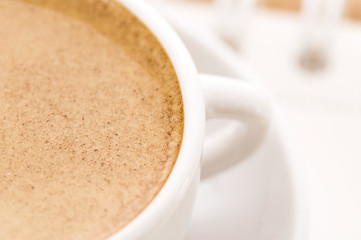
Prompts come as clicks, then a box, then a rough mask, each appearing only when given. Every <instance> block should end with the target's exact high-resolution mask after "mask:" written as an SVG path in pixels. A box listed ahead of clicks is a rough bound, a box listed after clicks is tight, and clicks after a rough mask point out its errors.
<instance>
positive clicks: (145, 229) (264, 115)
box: [109, 0, 271, 240]
mask: <svg viewBox="0 0 361 240" xmlns="http://www.w3.org/2000/svg"><path fill="white" fill-rule="evenodd" d="M119 1H120V2H121V3H123V4H124V5H125V6H126V7H127V8H128V9H129V10H130V11H131V12H132V13H133V14H134V15H135V16H137V17H138V18H139V19H140V20H141V21H142V22H143V23H144V24H145V25H146V26H147V27H148V28H149V29H150V30H151V31H152V32H153V33H154V35H155V36H156V37H157V38H158V40H159V41H160V43H161V44H162V45H163V47H164V49H165V50H166V52H167V53H168V55H169V57H170V59H171V61H172V63H173V66H174V68H175V70H176V73H177V76H178V79H179V83H180V87H181V91H182V97H183V103H184V134H183V140H182V146H181V149H180V152H179V155H178V158H177V161H176V163H175V166H174V168H173V170H172V172H171V174H170V176H169V177H168V179H167V181H166V183H165V185H164V186H163V188H162V189H161V191H160V192H159V193H158V194H157V196H156V197H155V198H154V199H153V201H152V202H151V203H150V204H149V205H148V206H147V207H146V208H145V209H144V210H143V211H142V212H141V213H140V214H139V215H138V216H137V217H136V218H135V219H134V220H133V221H131V222H130V223H129V224H128V225H127V226H125V227H124V228H122V229H120V230H119V232H117V233H115V234H114V235H113V236H111V237H110V238H109V239H110V240H116V239H117V240H118V239H122V240H133V239H134V240H137V239H146V240H177V239H182V238H183V236H184V234H185V230H186V227H187V224H188V222H189V220H190V216H191V213H192V208H193V205H194V202H195V196H196V193H197V189H198V185H199V182H200V178H201V177H200V172H202V178H206V177H211V176H212V175H214V174H216V173H218V172H220V171H223V170H224V169H226V168H228V167H231V166H232V165H234V164H235V163H236V162H234V160H227V156H228V155H229V154H230V153H231V152H232V148H242V149H243V153H244V154H243V158H245V157H246V156H247V155H249V154H250V153H252V152H254V151H255V150H256V149H257V148H258V147H259V146H260V144H261V143H262V141H263V139H264V137H265V135H266V134H267V130H268V126H269V122H270V119H271V116H270V115H271V114H270V113H271V107H270V106H271V103H270V99H269V97H268V95H267V93H266V92H265V91H263V90H262V89H260V88H259V87H256V86H253V85H252V84H249V83H246V82H243V81H239V80H234V79H228V78H225V77H219V76H210V75H200V74H199V73H198V72H197V70H196V67H195V65H194V63H193V61H192V58H191V57H190V55H189V53H188V51H187V49H186V48H185V46H184V45H183V43H182V42H181V40H180V39H179V37H178V36H177V34H176V33H175V32H174V30H173V29H172V28H171V27H170V26H169V25H168V24H167V23H166V21H165V20H164V19H163V18H162V17H161V16H160V15H158V14H157V13H156V12H155V11H154V10H153V9H152V8H151V7H150V6H148V5H147V4H146V3H144V2H142V1H141V0H119ZM206 115H207V120H209V119H213V118H226V119H233V120H237V121H239V122H241V123H242V124H243V125H244V126H245V129H246V131H244V132H243V133H242V134H240V132H239V131H236V132H235V134H238V136H236V138H229V136H224V137H223V138H222V137H221V138H220V137H219V136H220V134H217V136H218V137H217V138H216V139H206V140H205V139H204V134H205V125H206ZM235 139H237V141H236V142H235V141H234V140H235ZM202 152H203V155H202ZM230 159H231V158H230ZM233 159H234V158H233ZM240 160H242V158H239V161H240Z"/></svg>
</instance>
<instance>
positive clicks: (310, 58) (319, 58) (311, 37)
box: [300, 0, 344, 71]
mask: <svg viewBox="0 0 361 240" xmlns="http://www.w3.org/2000/svg"><path fill="white" fill-rule="evenodd" d="M343 7H344V0H303V1H302V20H303V29H302V30H301V31H302V33H301V34H302V35H301V41H302V42H301V56H300V64H301V66H302V67H303V68H305V69H306V70H309V71H318V70H322V69H323V68H324V67H325V65H326V63H327V61H328V58H329V52H330V48H331V47H332V43H333V40H334V37H335V34H336V28H337V25H338V22H339V20H340V18H341V15H342V13H343Z"/></svg>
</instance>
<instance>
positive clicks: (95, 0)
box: [0, 0, 183, 240]
mask: <svg viewBox="0 0 361 240" xmlns="http://www.w3.org/2000/svg"><path fill="white" fill-rule="evenodd" d="M182 132H183V104H182V97H181V93H180V89H179V85H178V81H177V77H176V73H175V71H174V69H173V67H172V65H171V62H170V60H169V59H168V56H167V55H166V53H165V52H164V50H163V48H162V47H161V45H160V44H159V43H158V41H157V39H156V38H155V37H154V36H153V35H152V33H150V32H149V30H147V28H145V26H144V25H143V24H142V23H140V22H139V21H138V20H137V19H136V18H135V17H134V16H133V15H132V14H131V13H129V11H128V10H126V9H125V8H124V7H123V6H122V5H121V4H120V3H118V2H116V1H115V0H114V1H110V0H108V1H101V0H83V1H80V0H79V1H73V0H48V1H42V0H23V1H12V0H0V239H12V240H14V239H35V240H36V239H104V238H106V237H109V236H110V235H111V234H113V233H115V232H116V231H118V230H119V229H121V228H122V227H124V226H125V225H126V224H127V223H129V222H130V221H131V220H133V219H134V218H135V217H136V216H137V215H138V214H139V213H140V212H141V211H142V210H143V209H144V208H145V207H146V206H147V205H148V204H149V202H150V201H151V200H152V199H153V198H154V197H155V196H156V194H157V193H158V192H159V190H160V189H161V187H162V186H163V185H164V183H165V181H166V179H167V178H168V176H169V174H170V172H171V170H172V168H173V165H174V163H175V161H176V159H177V156H178V152H179V148H180V144H181V139H182Z"/></svg>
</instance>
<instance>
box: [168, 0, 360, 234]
mask: <svg viewBox="0 0 361 240" xmlns="http://www.w3.org/2000/svg"><path fill="white" fill-rule="evenodd" d="M171 8H175V9H177V11H179V12H181V13H182V14H184V16H185V19H187V21H192V24H198V25H199V26H201V27H203V28H204V29H208V30H209V31H213V29H212V20H213V19H212V10H211V8H210V6H209V5H208V4H180V3H173V4H172V6H171ZM251 20H252V21H250V24H249V29H248V34H247V38H246V39H245V41H244V43H245V46H244V53H243V54H244V58H245V60H246V62H248V63H249V64H250V66H251V67H252V68H253V70H254V71H255V72H256V73H257V74H258V75H259V77H260V79H262V81H263V82H264V84H265V85H266V86H267V87H268V88H269V89H270V90H271V91H272V93H273V94H274V96H275V98H276V100H277V102H278V104H279V106H280V107H281V109H282V110H283V112H284V113H285V115H286V120H287V121H288V122H289V125H290V126H291V127H292V129H291V130H292V132H293V137H294V140H295V142H294V143H295V144H296V145H297V146H295V148H296V150H297V154H298V157H299V158H298V159H301V160H302V161H303V166H305V169H304V172H305V174H306V181H307V182H306V186H307V188H308V192H309V193H308V195H309V196H308V199H309V211H310V212H309V226H308V228H309V232H308V239H309V240H340V239H347V240H360V239H361V23H360V24H356V23H351V22H343V23H342V24H341V26H340V28H339V31H338V32H337V35H336V38H335V39H334V43H333V47H332V49H331V58H330V61H329V62H328V65H327V68H326V69H325V70H324V71H321V72H318V73H310V72H307V71H304V70H302V69H301V68H300V67H299V66H298V63H297V61H298V60H297V56H298V54H299V48H298V47H299V43H300V24H301V22H300V19H299V18H298V17H297V16H296V15H293V14H290V13H285V12H266V11H264V10H257V11H256V12H255V14H254V17H253V18H252V19H251Z"/></svg>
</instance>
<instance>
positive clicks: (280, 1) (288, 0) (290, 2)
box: [259, 0, 301, 12]
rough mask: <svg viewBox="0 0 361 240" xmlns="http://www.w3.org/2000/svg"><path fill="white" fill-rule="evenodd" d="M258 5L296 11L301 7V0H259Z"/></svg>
mask: <svg viewBox="0 0 361 240" xmlns="http://www.w3.org/2000/svg"><path fill="white" fill-rule="evenodd" d="M259 5H260V6H262V7H267V8H273V9H282V10H290V11H295V12H297V11H299V10H300V9H301V0H259Z"/></svg>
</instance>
